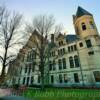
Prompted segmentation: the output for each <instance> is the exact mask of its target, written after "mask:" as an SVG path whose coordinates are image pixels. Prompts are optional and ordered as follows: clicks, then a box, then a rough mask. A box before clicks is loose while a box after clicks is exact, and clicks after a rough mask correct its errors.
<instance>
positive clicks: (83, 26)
mask: <svg viewBox="0 0 100 100" xmlns="http://www.w3.org/2000/svg"><path fill="white" fill-rule="evenodd" d="M82 30H83V31H84V30H86V25H85V23H82Z"/></svg>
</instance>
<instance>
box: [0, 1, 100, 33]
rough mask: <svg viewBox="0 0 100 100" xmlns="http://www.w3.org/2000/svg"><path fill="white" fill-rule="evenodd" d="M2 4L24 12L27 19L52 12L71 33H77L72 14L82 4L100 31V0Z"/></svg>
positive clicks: (12, 2)
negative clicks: (91, 15) (92, 16)
mask: <svg viewBox="0 0 100 100" xmlns="http://www.w3.org/2000/svg"><path fill="white" fill-rule="evenodd" d="M2 4H4V5H6V6H7V8H8V9H9V10H11V11H13V10H14V11H18V12H20V13H22V14H23V15H24V17H25V19H26V20H30V19H32V17H34V16H36V15H39V14H52V15H54V17H55V19H56V21H57V23H62V24H63V25H64V27H65V31H67V32H68V33H69V34H75V32H74V27H73V22H72V15H73V14H75V13H76V10H77V7H78V6H81V7H83V8H84V9H86V10H88V11H89V12H90V13H92V14H93V15H94V19H95V22H96V25H97V28H98V30H99V32H100V0H0V5H2Z"/></svg>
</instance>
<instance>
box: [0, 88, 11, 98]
mask: <svg viewBox="0 0 100 100" xmlns="http://www.w3.org/2000/svg"><path fill="white" fill-rule="evenodd" d="M11 94H12V92H11V89H10V88H8V89H0V97H2V96H8V95H11Z"/></svg>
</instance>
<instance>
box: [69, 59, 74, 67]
mask: <svg viewBox="0 0 100 100" xmlns="http://www.w3.org/2000/svg"><path fill="white" fill-rule="evenodd" d="M69 63H70V68H74V61H73V57H69Z"/></svg>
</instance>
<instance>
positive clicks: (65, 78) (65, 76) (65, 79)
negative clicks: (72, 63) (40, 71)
mask: <svg viewBox="0 0 100 100" xmlns="http://www.w3.org/2000/svg"><path fill="white" fill-rule="evenodd" d="M64 82H65V83H67V82H68V78H67V74H64Z"/></svg>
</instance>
